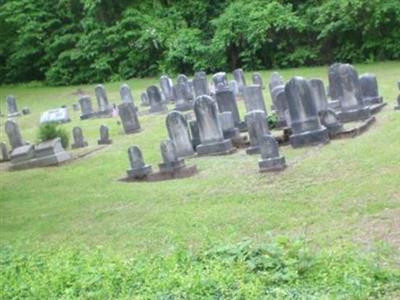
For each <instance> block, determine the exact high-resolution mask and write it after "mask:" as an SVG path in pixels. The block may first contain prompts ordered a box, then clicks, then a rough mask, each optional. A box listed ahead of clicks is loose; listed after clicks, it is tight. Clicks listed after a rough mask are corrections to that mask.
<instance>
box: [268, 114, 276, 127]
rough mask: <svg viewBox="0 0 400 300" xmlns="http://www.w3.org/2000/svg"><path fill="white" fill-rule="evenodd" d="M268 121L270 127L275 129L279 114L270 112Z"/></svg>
mask: <svg viewBox="0 0 400 300" xmlns="http://www.w3.org/2000/svg"><path fill="white" fill-rule="evenodd" d="M267 123H268V128H269V129H274V128H275V127H276V125H277V124H278V115H277V114H276V113H275V112H273V113H271V114H269V115H268V117H267Z"/></svg>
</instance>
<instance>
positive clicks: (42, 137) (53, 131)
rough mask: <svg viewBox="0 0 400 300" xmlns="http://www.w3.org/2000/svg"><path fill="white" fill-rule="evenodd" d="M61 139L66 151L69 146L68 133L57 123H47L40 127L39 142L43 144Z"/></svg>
mask: <svg viewBox="0 0 400 300" xmlns="http://www.w3.org/2000/svg"><path fill="white" fill-rule="evenodd" d="M58 137H59V138H60V139H61V144H62V146H63V147H64V149H66V148H67V147H68V145H69V136H68V132H67V131H66V130H65V129H64V128H61V127H60V126H59V125H58V124H57V123H46V124H42V125H40V127H39V132H38V140H39V141H41V142H45V141H49V140H52V139H55V138H58Z"/></svg>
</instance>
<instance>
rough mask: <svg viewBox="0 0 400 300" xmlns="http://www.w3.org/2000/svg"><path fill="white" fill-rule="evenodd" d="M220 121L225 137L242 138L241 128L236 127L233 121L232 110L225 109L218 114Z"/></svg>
mask: <svg viewBox="0 0 400 300" xmlns="http://www.w3.org/2000/svg"><path fill="white" fill-rule="evenodd" d="M218 118H219V122H220V123H221V128H222V133H223V134H224V138H225V139H231V140H232V141H233V140H236V139H238V138H240V132H239V129H237V128H236V127H235V123H234V122H233V117H232V113H231V112H230V111H225V112H222V113H219V114H218Z"/></svg>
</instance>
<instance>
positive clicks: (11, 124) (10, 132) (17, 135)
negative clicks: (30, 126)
mask: <svg viewBox="0 0 400 300" xmlns="http://www.w3.org/2000/svg"><path fill="white" fill-rule="evenodd" d="M4 127H5V131H6V133H7V136H8V140H9V141H10V146H11V149H12V150H14V149H15V148H18V147H22V146H24V145H25V144H26V142H25V141H24V140H23V139H22V135H21V131H20V130H19V126H18V124H17V123H16V122H15V121H13V120H7V121H6V123H5V124H4Z"/></svg>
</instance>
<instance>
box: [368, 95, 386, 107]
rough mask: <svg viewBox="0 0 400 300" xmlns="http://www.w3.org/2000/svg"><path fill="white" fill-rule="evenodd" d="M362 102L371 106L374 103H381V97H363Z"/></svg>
mask: <svg viewBox="0 0 400 300" xmlns="http://www.w3.org/2000/svg"><path fill="white" fill-rule="evenodd" d="M363 103H364V105H369V106H372V105H374V104H382V103H383V97H382V96H378V97H371V98H364V99H363Z"/></svg>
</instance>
